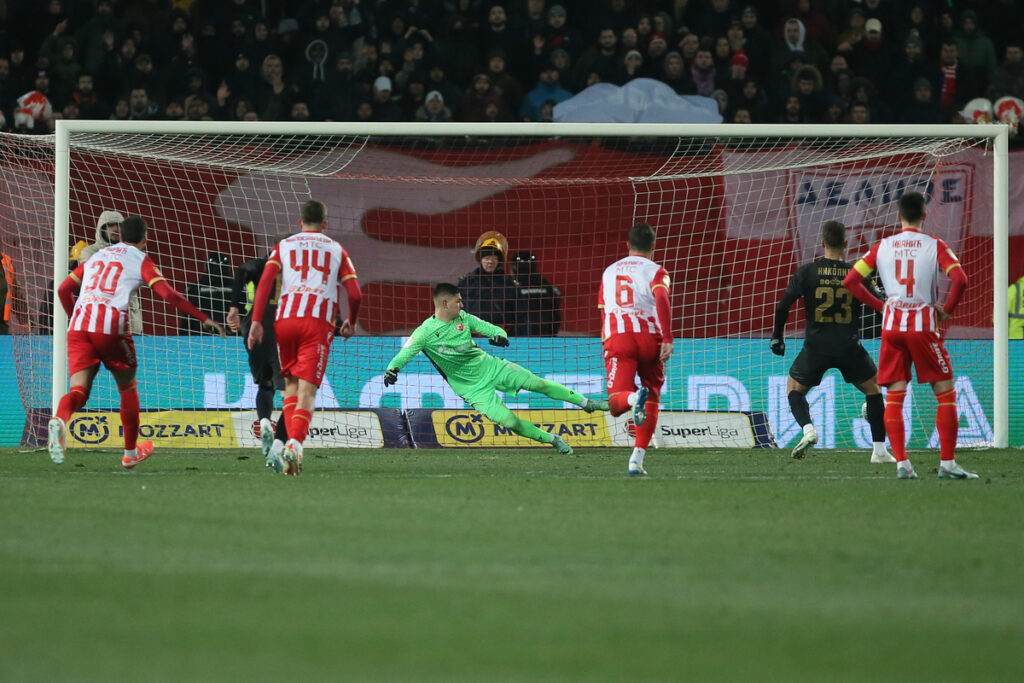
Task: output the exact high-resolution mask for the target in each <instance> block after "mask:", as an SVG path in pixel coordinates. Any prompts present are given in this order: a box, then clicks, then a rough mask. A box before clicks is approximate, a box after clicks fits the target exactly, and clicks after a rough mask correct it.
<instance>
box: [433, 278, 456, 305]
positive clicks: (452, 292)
mask: <svg viewBox="0 0 1024 683" xmlns="http://www.w3.org/2000/svg"><path fill="white" fill-rule="evenodd" d="M458 293H459V288H458V287H456V286H455V285H453V284H452V283H450V282H439V283H438V284H437V285H436V286H435V287H434V300H435V301H436V300H437V299H443V298H444V297H446V296H456V295H458Z"/></svg>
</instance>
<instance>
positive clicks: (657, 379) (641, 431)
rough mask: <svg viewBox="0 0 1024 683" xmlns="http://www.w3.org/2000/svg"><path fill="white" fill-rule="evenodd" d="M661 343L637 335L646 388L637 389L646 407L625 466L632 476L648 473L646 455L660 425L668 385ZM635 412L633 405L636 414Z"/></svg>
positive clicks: (641, 376)
mask: <svg viewBox="0 0 1024 683" xmlns="http://www.w3.org/2000/svg"><path fill="white" fill-rule="evenodd" d="M660 346H661V344H660V341H659V340H656V339H655V338H654V337H652V336H649V335H644V336H642V337H639V338H638V351H639V357H638V359H637V360H638V362H637V372H638V373H639V375H640V384H641V386H642V389H643V390H642V391H640V392H638V404H637V405H640V406H641V407H642V408H643V412H644V416H645V419H644V420H643V421H642V422H639V423H637V424H636V440H635V442H634V446H633V452H632V453H631V454H630V456H629V464H628V466H627V469H626V471H627V472H628V473H629V474H632V475H644V474H647V470H645V469H644V457H645V456H646V455H647V449H648V448H649V447H650V445H651V439H653V438H654V430H655V429H656V428H657V426H658V406H659V405H660V403H661V388H662V386H664V384H665V364H664V363H663V362H662V360H661V357H660V355H659V354H660ZM640 400H642V401H643V404H642V405H641V404H640V403H639V401H640ZM636 413H637V410H636V408H635V407H634V412H633V414H634V415H636ZM634 422H636V420H635V418H634Z"/></svg>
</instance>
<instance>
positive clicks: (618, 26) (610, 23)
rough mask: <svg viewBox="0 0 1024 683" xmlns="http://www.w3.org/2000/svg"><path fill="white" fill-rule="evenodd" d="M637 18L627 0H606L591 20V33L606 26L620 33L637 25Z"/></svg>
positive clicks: (593, 33)
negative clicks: (628, 27)
mask: <svg viewBox="0 0 1024 683" xmlns="http://www.w3.org/2000/svg"><path fill="white" fill-rule="evenodd" d="M595 4H596V3H595ZM637 19H638V17H637V15H636V12H635V11H634V10H633V9H632V8H631V7H630V6H629V4H628V3H627V2H626V0H605V2H602V3H601V6H600V7H599V8H598V9H597V11H596V12H595V13H594V15H593V18H592V19H591V20H590V26H589V29H590V34H591V35H596V34H598V33H600V32H601V31H602V30H604V29H605V28H610V29H611V30H612V31H614V32H615V33H616V34H619V33H621V32H622V31H623V30H624V29H625V28H626V27H627V26H636V22H637ZM595 29H597V30H595ZM666 35H668V33H666Z"/></svg>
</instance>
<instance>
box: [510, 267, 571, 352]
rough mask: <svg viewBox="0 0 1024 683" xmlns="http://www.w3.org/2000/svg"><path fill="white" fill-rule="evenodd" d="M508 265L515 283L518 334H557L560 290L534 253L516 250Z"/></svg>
mask: <svg viewBox="0 0 1024 683" xmlns="http://www.w3.org/2000/svg"><path fill="white" fill-rule="evenodd" d="M509 265H510V266H511V271H512V272H511V275H512V276H513V278H515V282H516V284H517V285H518V293H519V302H518V310H519V320H520V321H521V323H522V325H521V329H520V330H518V332H519V334H521V335H525V336H529V337H554V336H556V335H557V334H558V330H559V329H561V327H562V292H561V291H560V290H559V289H558V287H555V286H554V285H552V284H551V283H550V282H548V281H547V279H546V278H545V277H544V276H543V275H542V274H541V272H540V270H539V269H538V268H537V257H536V256H534V255H533V254H532V253H530V252H529V251H517V252H516V253H515V256H514V257H513V259H512V261H511V262H510V264H509Z"/></svg>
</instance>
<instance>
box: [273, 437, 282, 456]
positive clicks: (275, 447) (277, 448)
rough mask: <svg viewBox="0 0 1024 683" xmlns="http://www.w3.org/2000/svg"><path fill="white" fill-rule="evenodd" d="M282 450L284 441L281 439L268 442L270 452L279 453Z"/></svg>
mask: <svg viewBox="0 0 1024 683" xmlns="http://www.w3.org/2000/svg"><path fill="white" fill-rule="evenodd" d="M283 450H284V441H281V439H274V443H272V444H270V453H280V452H281V451H283Z"/></svg>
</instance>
